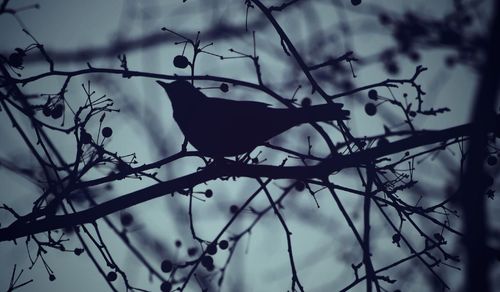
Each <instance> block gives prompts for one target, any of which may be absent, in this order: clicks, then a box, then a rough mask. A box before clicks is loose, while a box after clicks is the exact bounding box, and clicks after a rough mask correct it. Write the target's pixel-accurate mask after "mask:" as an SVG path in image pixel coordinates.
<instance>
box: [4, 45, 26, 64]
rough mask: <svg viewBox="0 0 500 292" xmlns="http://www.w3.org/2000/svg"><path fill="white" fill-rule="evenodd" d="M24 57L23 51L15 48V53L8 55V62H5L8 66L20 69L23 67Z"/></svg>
mask: <svg viewBox="0 0 500 292" xmlns="http://www.w3.org/2000/svg"><path fill="white" fill-rule="evenodd" d="M24 56H26V54H25V53H24V51H23V50H22V49H20V48H16V52H15V53H12V54H10V56H9V60H8V61H7V62H8V63H9V65H10V66H12V67H14V68H19V69H21V68H22V66H23V58H24Z"/></svg>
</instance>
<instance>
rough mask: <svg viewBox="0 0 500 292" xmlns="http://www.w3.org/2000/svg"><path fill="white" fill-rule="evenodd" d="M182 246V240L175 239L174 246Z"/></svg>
mask: <svg viewBox="0 0 500 292" xmlns="http://www.w3.org/2000/svg"><path fill="white" fill-rule="evenodd" d="M181 246H182V242H181V241H180V240H178V239H177V240H176V241H175V247H181Z"/></svg>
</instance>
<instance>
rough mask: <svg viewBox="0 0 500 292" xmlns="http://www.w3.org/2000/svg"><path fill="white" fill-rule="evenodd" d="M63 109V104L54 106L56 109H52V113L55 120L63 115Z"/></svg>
mask: <svg viewBox="0 0 500 292" xmlns="http://www.w3.org/2000/svg"><path fill="white" fill-rule="evenodd" d="M63 110H64V107H63V105H62V104H58V105H56V106H55V107H54V109H52V112H51V113H50V115H51V116H52V118H53V119H54V120H57V119H59V118H60V117H62V115H63Z"/></svg>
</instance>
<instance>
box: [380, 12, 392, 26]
mask: <svg viewBox="0 0 500 292" xmlns="http://www.w3.org/2000/svg"><path fill="white" fill-rule="evenodd" d="M378 20H379V21H380V23H381V24H382V25H387V24H389V23H391V19H390V18H389V16H388V15H387V14H380V15H379V16H378Z"/></svg>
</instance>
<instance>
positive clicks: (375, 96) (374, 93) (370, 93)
mask: <svg viewBox="0 0 500 292" xmlns="http://www.w3.org/2000/svg"><path fill="white" fill-rule="evenodd" d="M368 98H369V99H373V100H377V99H378V92H377V91H376V90H375V89H370V90H369V91H368Z"/></svg>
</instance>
